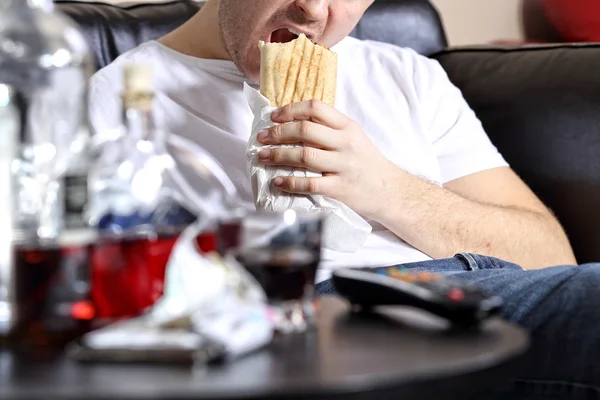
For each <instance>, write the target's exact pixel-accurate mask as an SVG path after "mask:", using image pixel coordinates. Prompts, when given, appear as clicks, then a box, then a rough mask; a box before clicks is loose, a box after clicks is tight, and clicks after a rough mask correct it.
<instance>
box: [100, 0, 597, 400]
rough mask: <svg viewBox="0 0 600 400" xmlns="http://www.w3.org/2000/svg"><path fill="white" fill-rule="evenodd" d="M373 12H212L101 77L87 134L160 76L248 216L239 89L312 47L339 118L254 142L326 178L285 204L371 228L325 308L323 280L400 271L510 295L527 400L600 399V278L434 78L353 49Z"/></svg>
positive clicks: (362, 4)
mask: <svg viewBox="0 0 600 400" xmlns="http://www.w3.org/2000/svg"><path fill="white" fill-rule="evenodd" d="M372 2H373V0H209V1H208V3H207V4H206V5H205V6H204V7H203V8H202V9H201V11H200V12H199V13H198V14H196V15H195V16H194V17H193V18H192V19H191V20H189V21H188V22H187V23H185V24H183V25H182V26H181V27H179V28H178V29H176V30H175V31H173V32H171V33H170V34H168V35H166V36H165V37H163V38H161V39H159V40H158V41H152V42H148V43H145V44H142V45H141V46H139V47H138V48H136V49H134V50H132V51H130V52H128V53H126V54H124V55H123V56H121V57H120V58H119V59H118V60H116V61H115V62H114V63H113V64H112V65H110V66H108V67H106V68H105V69H103V70H102V71H100V72H99V73H98V74H97V75H96V76H95V77H94V79H93V82H92V92H91V112H92V123H93V125H94V127H95V128H96V130H99V131H102V130H104V129H109V128H111V127H113V126H115V125H117V124H118V123H119V119H120V110H119V102H118V97H117V96H118V91H119V90H120V88H121V82H120V74H121V68H122V67H123V65H125V64H126V63H128V62H143V63H149V64H151V65H152V67H153V69H154V73H155V85H156V87H157V92H158V96H157V101H156V107H155V110H156V117H157V119H158V121H159V123H160V124H161V125H162V126H164V127H166V128H167V129H168V130H169V131H170V132H174V133H176V134H179V135H182V136H186V137H187V138H189V139H191V140H193V141H195V142H196V143H197V144H199V145H200V146H202V147H203V148H204V149H206V150H208V151H209V152H210V153H211V154H213V155H214V156H215V157H216V158H217V159H218V160H219V161H220V162H221V163H222V164H223V165H224V167H225V170H226V172H227V173H228V174H229V176H230V177H231V178H232V180H233V181H234V183H235V184H236V185H237V187H238V190H239V193H240V195H241V197H242V198H243V199H244V200H246V201H248V203H251V202H252V191H251V188H250V183H249V179H248V176H247V174H246V155H245V149H246V143H247V140H248V137H249V133H250V127H251V122H252V114H251V112H250V109H249V107H248V105H247V103H246V99H245V98H244V96H243V93H242V87H243V83H244V82H248V83H250V84H254V85H256V84H258V83H259V82H258V80H259V71H260V56H259V49H258V45H257V44H258V42H259V40H264V41H267V42H269V41H272V42H276V41H277V42H286V41H290V40H292V39H294V38H295V37H296V34H297V33H298V32H303V33H305V34H306V35H307V36H308V37H309V38H311V39H312V40H313V41H315V42H319V43H322V44H323V45H325V46H327V47H332V49H333V50H334V51H336V52H337V53H338V57H339V72H338V92H337V97H336V107H335V108H332V107H329V106H327V105H325V104H322V103H319V102H314V101H308V102H302V103H297V104H292V105H290V106H286V107H283V108H282V109H281V110H279V112H277V113H275V114H274V116H273V117H272V118H273V120H274V121H275V122H279V123H285V122H290V123H289V124H285V125H279V126H277V127H275V128H273V129H270V130H269V131H265V132H264V133H263V134H262V135H261V139H260V140H261V141H262V143H264V144H271V145H278V144H286V143H298V142H302V143H305V144H306V145H307V146H306V147H305V148H304V149H299V148H295V149H290V148H285V149H284V148H279V149H273V150H270V151H264V152H263V153H262V154H261V159H262V161H263V162H265V163H267V164H271V165H279V166H294V167H299V168H306V169H309V170H313V171H317V172H321V173H323V177H319V178H291V177H278V178H275V180H274V184H275V185H276V186H277V187H278V188H280V189H281V190H282V191H285V192H290V193H299V194H303V193H310V194H322V195H325V196H328V197H331V198H335V199H337V200H340V201H342V202H343V203H345V204H346V205H348V206H349V207H351V208H352V209H354V210H355V211H356V212H358V213H359V214H361V215H362V216H363V217H364V218H366V219H367V220H368V221H369V222H370V223H371V225H372V226H373V233H372V234H371V235H370V237H369V238H368V239H367V240H366V242H365V244H364V245H363V246H362V248H361V249H359V250H358V251H357V252H355V253H351V254H346V253H340V252H333V251H330V250H327V251H325V253H324V262H323V269H322V271H321V272H320V275H319V277H318V282H319V284H318V290H319V292H320V293H321V294H327V293H331V292H332V287H331V285H330V284H329V281H328V280H327V279H328V276H329V275H328V274H329V272H328V271H330V270H331V269H332V268H338V267H343V266H373V267H376V266H387V265H397V264H406V266H407V267H408V268H412V269H414V270H430V271H438V272H442V273H448V274H453V276H455V277H456V278H459V279H465V280H470V281H473V282H476V283H478V284H480V285H481V286H483V287H485V288H487V289H488V290H490V291H492V292H494V293H496V294H499V295H501V296H502V297H503V298H504V299H505V301H506V307H505V309H504V315H505V316H506V317H507V318H508V319H510V320H512V321H515V322H517V323H519V324H521V325H523V326H524V327H526V328H527V329H529V330H530V331H531V333H532V335H533V349H532V352H531V354H530V357H529V358H528V360H527V363H526V365H525V367H524V368H523V370H520V371H515V378H517V380H518V382H519V385H516V386H515V390H516V393H517V394H519V395H521V396H522V398H528V399H534V398H544V397H542V395H547V396H549V397H551V396H561V395H565V397H567V395H568V398H579V397H577V396H584V395H588V396H593V395H598V396H600V365H598V364H597V363H596V362H595V361H596V360H595V357H594V356H596V355H600V339H599V338H600V335H599V334H600V329H599V328H598V327H597V326H598V325H599V324H597V323H595V321H594V318H595V317H596V315H597V311H596V310H597V309H598V307H600V296H598V294H596V292H595V291H596V290H597V287H598V285H600V270H599V269H598V268H597V267H596V266H595V265H588V266H580V267H576V266H575V264H576V261H575V257H574V255H573V252H572V250H571V247H570V245H569V242H568V240H567V238H566V236H565V234H564V232H563V230H562V228H561V227H560V225H559V223H558V222H557V221H556V219H555V218H554V217H553V216H552V214H551V213H550V212H549V211H548V210H547V209H546V207H545V206H544V205H543V204H542V203H541V202H540V201H539V200H538V199H537V198H536V196H535V195H534V194H533V193H532V192H531V191H530V190H529V189H528V188H527V186H526V185H525V184H524V183H523V182H522V181H521V180H520V179H519V178H518V177H517V176H516V174H515V173H514V172H512V170H511V169H510V167H509V166H508V165H507V163H506V162H505V161H504V159H503V158H502V156H501V155H500V154H499V153H498V151H497V150H496V148H495V147H494V146H493V145H492V144H491V143H490V141H489V139H488V138H487V136H486V134H485V132H484V131H483V128H482V126H481V124H480V122H479V121H478V119H477V118H476V116H475V115H474V113H473V112H472V110H471V109H470V108H469V107H468V105H467V104H466V102H465V101H464V99H463V98H462V95H461V93H460V91H459V90H458V89H456V88H455V87H454V86H453V85H452V84H451V83H450V82H449V80H448V77H447V76H446V74H445V72H444V71H443V69H442V68H441V67H440V65H439V64H438V63H437V62H435V61H433V60H429V59H427V58H424V57H421V56H419V55H417V54H416V53H415V52H413V51H411V50H408V49H400V48H397V47H394V46H391V45H387V44H383V43H374V42H365V41H359V40H356V39H353V38H350V37H347V35H348V34H349V32H351V31H352V29H353V28H354V26H355V24H356V23H357V22H358V21H359V19H360V18H361V16H362V15H363V13H364V12H365V10H366V9H367V8H368V7H369V6H370V5H371V3H372ZM249 206H252V205H251V204H250V205H249ZM457 253H460V254H458V255H456V256H455V257H453V256H454V255H455V254H457ZM487 256H493V257H497V258H492V257H487ZM500 259H504V260H509V261H511V262H506V261H501V260H500ZM552 265H571V266H567V267H551V268H548V267H550V266H552ZM366 345H367V344H366ZM559 359H560V361H559ZM490 396H491V395H490ZM509 396H511V397H510V398H515V396H514V393H513V394H512V395H510V394H509ZM536 396H537V397H536ZM552 398H555V397H552Z"/></svg>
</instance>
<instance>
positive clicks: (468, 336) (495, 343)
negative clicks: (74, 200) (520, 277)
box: [0, 298, 528, 400]
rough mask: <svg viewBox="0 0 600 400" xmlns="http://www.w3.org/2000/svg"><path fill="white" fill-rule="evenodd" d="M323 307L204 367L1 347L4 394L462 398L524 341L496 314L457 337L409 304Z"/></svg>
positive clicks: (482, 387)
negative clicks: (305, 325) (310, 326)
mask: <svg viewBox="0 0 600 400" xmlns="http://www.w3.org/2000/svg"><path fill="white" fill-rule="evenodd" d="M321 304H322V306H321V315H320V317H319V321H318V328H316V329H315V330H314V331H312V332H310V333H307V334H303V335H294V336H287V337H279V338H277V340H276V341H275V342H274V343H273V344H272V345H270V346H269V347H268V348H266V349H264V350H261V351H259V352H256V353H254V354H252V355H249V356H246V357H245V358H243V359H240V360H237V361H235V362H231V363H229V364H225V365H221V366H214V367H209V368H199V367H196V368H190V367H182V366H169V367H167V366H158V365H155V366H153V365H136V366H134V365H120V364H80V363H77V362H74V361H72V360H69V359H67V358H65V357H64V356H62V355H54V354H41V353H38V354H36V355H29V356H24V355H18V354H14V353H11V352H10V351H4V352H2V353H0V398H2V399H35V398H40V399H42V398H43V399H49V398H73V399H90V398H169V399H171V398H190V399H192V398H193V399H242V398H243V399H291V398H294V399H300V398H306V399H311V400H315V399H325V398H336V399H338V398H343V399H363V398H364V399H369V400H373V399H378V398H381V399H384V398H385V399H403V400H407V399H419V400H424V399H429V398H431V399H433V398H435V399H439V398H442V396H443V398H444V399H448V398H461V399H464V398H465V397H468V396H471V395H474V394H482V393H485V392H486V391H488V390H490V389H491V387H492V386H493V385H498V384H501V383H502V378H503V377H504V376H505V375H504V374H505V373H507V370H508V369H509V368H508V367H509V366H510V363H511V362H513V361H515V360H518V358H519V356H520V355H521V354H523V353H524V351H525V350H526V348H527V346H528V338H527V335H526V334H525V333H524V332H523V331H522V330H521V329H519V328H517V327H515V326H513V325H511V324H508V323H506V322H504V321H502V320H500V319H493V320H490V321H488V322H487V323H486V324H485V325H484V326H483V327H482V329H481V331H479V332H468V333H467V332H462V333H460V332H449V331H448V330H446V329H444V323H443V321H440V320H436V319H434V318H432V317H429V316H426V315H424V314H421V313H418V312H414V311H411V310H405V309H404V310H403V309H395V310H396V311H394V312H393V313H392V314H387V315H385V316H383V315H365V314H356V313H351V312H349V309H348V306H347V305H346V303H345V302H343V301H342V300H340V299H337V298H325V299H323V300H322V303H321ZM484 398H485V397H484Z"/></svg>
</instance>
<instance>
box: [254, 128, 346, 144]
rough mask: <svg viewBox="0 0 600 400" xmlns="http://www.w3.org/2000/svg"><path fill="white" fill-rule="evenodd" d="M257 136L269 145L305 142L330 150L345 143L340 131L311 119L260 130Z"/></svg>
mask: <svg viewBox="0 0 600 400" xmlns="http://www.w3.org/2000/svg"><path fill="white" fill-rule="evenodd" d="M257 138H258V141H259V142H260V143H263V144H269V145H278V144H296V143H304V144H306V145H308V146H311V147H317V148H321V149H330V150H337V149H339V148H340V147H341V146H342V145H343V144H344V142H343V140H342V134H341V132H340V131H336V130H333V129H331V128H328V127H326V126H323V125H319V124H316V123H314V122H310V121H298V122H292V123H289V124H283V125H276V126H274V127H272V128H270V129H267V130H264V131H262V132H260V133H259V134H258V137H257Z"/></svg>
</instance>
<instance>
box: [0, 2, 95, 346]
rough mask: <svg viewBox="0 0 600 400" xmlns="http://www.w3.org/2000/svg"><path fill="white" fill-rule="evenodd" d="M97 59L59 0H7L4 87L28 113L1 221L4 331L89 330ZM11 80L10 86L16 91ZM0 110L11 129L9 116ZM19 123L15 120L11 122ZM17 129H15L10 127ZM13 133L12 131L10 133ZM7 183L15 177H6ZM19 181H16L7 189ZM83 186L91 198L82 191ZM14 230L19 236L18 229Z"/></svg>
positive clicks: (33, 338) (1, 35)
mask: <svg viewBox="0 0 600 400" xmlns="http://www.w3.org/2000/svg"><path fill="white" fill-rule="evenodd" d="M94 69H95V62H94V59H93V56H92V55H91V52H90V49H89V47H88V44H87V42H86V39H85V37H84V36H83V34H82V32H80V30H79V28H78V26H77V25H76V24H75V23H74V22H73V21H71V20H70V19H69V18H68V17H66V16H65V15H63V14H61V13H58V12H56V11H55V10H54V5H53V2H52V0H0V91H1V90H3V89H2V88H3V87H4V88H8V89H10V91H9V92H10V96H9V100H10V104H11V105H12V110H13V111H11V113H12V114H13V115H14V114H15V113H16V115H17V119H18V122H19V125H18V126H19V127H18V132H17V135H16V150H15V155H14V157H13V158H12V159H8V158H5V159H3V160H2V166H1V167H0V168H2V170H1V171H0V174H6V173H7V168H9V170H10V175H11V177H12V180H11V181H10V188H7V191H6V192H4V194H5V195H7V196H8V195H9V194H10V193H12V194H13V195H12V196H10V197H11V199H4V200H3V201H5V202H7V203H6V204H8V203H10V204H11V206H12V209H10V210H8V208H7V209H4V208H3V210H2V212H4V213H5V214H6V215H11V216H12V219H11V223H10V224H8V222H7V221H5V220H3V221H0V224H1V228H0V230H2V232H3V233H4V232H5V231H6V230H8V229H9V225H11V226H10V231H11V232H12V233H11V235H3V236H2V237H1V238H0V239H1V240H2V244H1V245H0V247H1V248H4V247H6V248H10V249H11V252H10V257H9V256H8V255H6V254H4V255H3V257H2V260H1V263H0V269H1V270H0V326H3V327H4V329H2V330H1V331H0V336H4V335H8V334H13V336H14V337H17V338H21V339H24V340H26V341H30V342H36V343H40V344H46V343H49V342H53V341H54V339H57V340H59V341H60V340H62V339H65V338H68V337H70V336H72V335H75V334H77V333H79V332H81V331H82V330H85V328H84V325H87V323H88V322H89V319H90V318H91V316H92V312H93V310H92V309H91V308H90V304H89V302H88V298H89V290H90V288H89V276H88V273H89V262H88V257H89V254H90V252H89V246H90V244H91V243H92V242H93V241H94V231H93V230H91V229H89V227H88V226H87V224H86V223H85V220H83V219H82V208H83V205H84V204H85V201H86V198H85V197H86V194H87V188H86V186H87V179H86V178H87V170H88V167H89V155H88V142H89V137H90V134H89V129H88V115H87V85H88V81H89V78H90V77H91V75H92V74H93V72H94ZM8 89H7V90H8ZM6 115H7V113H6V112H5V113H4V114H3V115H2V116H0V127H1V128H2V129H3V130H4V129H7V128H6V124H7V121H9V120H10V117H7V116H6ZM11 126H14V124H12V125H11ZM11 129H12V128H11ZM2 133H3V134H4V132H2ZM3 184H4V185H7V184H6V182H3ZM8 189H10V190H8ZM82 194H83V197H82ZM11 236H12V237H11Z"/></svg>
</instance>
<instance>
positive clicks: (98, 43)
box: [55, 0, 447, 68]
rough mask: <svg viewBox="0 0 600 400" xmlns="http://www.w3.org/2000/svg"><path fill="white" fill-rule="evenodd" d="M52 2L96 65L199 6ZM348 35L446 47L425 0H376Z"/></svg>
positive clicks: (427, 50)
mask: <svg viewBox="0 0 600 400" xmlns="http://www.w3.org/2000/svg"><path fill="white" fill-rule="evenodd" d="M55 3H57V8H58V9H59V10H60V11H63V12H65V13H66V14H67V15H69V16H70V17H71V18H73V19H74V20H75V21H76V22H77V23H79V24H80V25H81V26H82V28H83V29H84V32H85V34H86V36H87V38H88V39H89V42H90V44H91V45H92V48H93V49H94V52H95V54H96V58H97V62H98V67H99V68H101V67H104V66H105V65H107V64H109V63H110V62H111V61H112V60H114V59H115V58H116V57H117V56H118V55H119V54H121V53H123V52H125V51H127V50H129V49H132V48H133V47H135V46H137V45H138V44H140V43H142V42H145V41H148V40H152V39H157V38H159V37H161V36H163V35H164V34H166V33H168V32H169V31H171V30H173V29H174V28H176V27H177V26H179V25H181V24H182V23H183V22H185V21H186V20H187V19H188V18H190V17H191V16H192V15H193V14H194V13H195V12H196V11H197V10H198V9H199V7H200V6H201V4H199V3H197V2H194V1H189V0H182V1H173V2H168V3H160V4H139V5H134V6H129V7H119V6H115V5H111V4H106V3H89V2H85V3H83V2H77V1H61V0H56V1H55ZM352 35H353V36H355V37H358V38H361V39H372V40H379V41H384V42H388V43H394V44H396V45H399V46H406V47H411V48H413V49H415V50H416V51H418V52H420V53H421V54H427V55H429V54H431V53H433V52H436V51H439V50H441V49H443V48H445V47H446V45H447V43H446V36H445V33H444V30H443V28H442V25H441V22H440V18H439V15H438V13H437V11H436V10H435V8H434V7H433V6H432V5H431V4H430V3H429V1H427V0H379V1H377V2H376V3H375V4H374V5H373V6H371V8H370V9H369V10H368V11H367V13H366V15H365V16H364V17H363V19H362V20H361V22H360V23H359V25H358V26H357V27H356V29H355V30H354V31H353V32H352Z"/></svg>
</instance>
